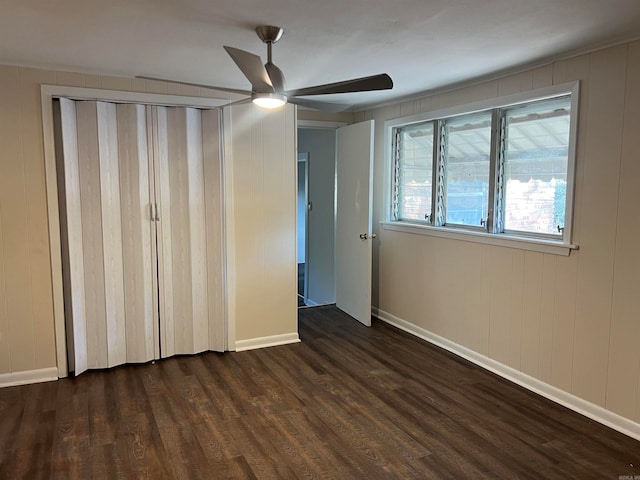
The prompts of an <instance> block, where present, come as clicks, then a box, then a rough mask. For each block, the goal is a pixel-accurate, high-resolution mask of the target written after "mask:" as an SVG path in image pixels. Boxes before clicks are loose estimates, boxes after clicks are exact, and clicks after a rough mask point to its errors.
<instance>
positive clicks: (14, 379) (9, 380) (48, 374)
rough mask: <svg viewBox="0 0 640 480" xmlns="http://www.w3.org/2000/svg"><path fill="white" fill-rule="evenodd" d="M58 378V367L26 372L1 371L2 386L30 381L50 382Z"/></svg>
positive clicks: (12, 385) (0, 384)
mask: <svg viewBox="0 0 640 480" xmlns="http://www.w3.org/2000/svg"><path fill="white" fill-rule="evenodd" d="M57 379H58V368H57V367H49V368H40V369H38V370H27V371H24V372H12V373H0V388H2V387H15V386H16V385H27V384H29V383H40V382H50V381H52V380H57Z"/></svg>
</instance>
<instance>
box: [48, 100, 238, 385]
mask: <svg viewBox="0 0 640 480" xmlns="http://www.w3.org/2000/svg"><path fill="white" fill-rule="evenodd" d="M54 112H55V119H56V122H55V126H56V128H55V136H56V162H57V171H58V195H59V205H60V212H59V213H60V228H61V244H62V265H63V282H64V283H63V289H64V298H65V326H66V336H67V351H68V360H69V371H70V372H73V373H75V374H76V375H77V374H79V373H82V372H83V371H85V370H87V369H95V368H108V367H113V366H115V365H120V364H123V363H141V362H147V361H150V360H154V359H158V358H164V357H169V356H172V355H176V354H193V353H198V352H202V351H206V350H215V351H224V350H225V349H226V331H225V330H226V322H225V318H224V315H225V298H224V285H225V284H224V256H223V253H224V252H223V218H222V202H223V198H222V167H221V158H222V153H221V138H222V133H221V125H220V112H219V110H216V109H198V108H190V107H169V106H158V105H140V104H131V103H110V102H102V101H93V100H70V99H65V98H60V99H59V100H58V101H56V103H55V104H54Z"/></svg>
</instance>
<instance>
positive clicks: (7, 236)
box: [0, 68, 35, 371]
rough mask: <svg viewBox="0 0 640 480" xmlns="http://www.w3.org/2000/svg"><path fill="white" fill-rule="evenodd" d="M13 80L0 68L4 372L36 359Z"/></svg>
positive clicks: (12, 75)
mask: <svg viewBox="0 0 640 480" xmlns="http://www.w3.org/2000/svg"><path fill="white" fill-rule="evenodd" d="M18 82H19V75H18V71H17V70H16V69H14V68H1V69H0V90H1V93H0V110H2V111H3V114H4V115H3V116H2V118H0V129H1V133H0V145H1V147H2V157H1V158H0V172H1V174H0V190H1V193H0V221H1V222H2V233H3V238H2V241H3V249H4V252H3V255H4V258H3V263H4V269H5V274H6V277H5V280H4V282H5V283H4V288H5V295H6V297H5V302H6V311H7V315H6V317H5V318H6V323H5V325H6V331H4V332H3V331H1V330H0V334H3V335H6V337H7V338H8V339H10V344H9V355H10V361H9V363H8V364H7V365H6V366H5V365H2V364H0V369H2V370H5V369H6V370H7V371H20V370H31V369H34V368H35V355H34V350H33V348H32V345H33V339H34V334H35V330H34V309H33V306H32V278H31V276H32V272H31V268H30V265H31V261H32V259H31V249H30V244H31V242H32V239H31V238H30V231H29V218H28V199H27V183H28V182H29V178H28V175H29V172H26V171H25V164H24V149H23V144H24V139H23V132H22V129H21V122H20V118H21V111H20V97H19V95H17V87H18ZM5 112H6V113H5ZM6 272H8V273H6ZM0 325H1V322H0ZM0 328H1V327H0ZM2 370H0V371H2Z"/></svg>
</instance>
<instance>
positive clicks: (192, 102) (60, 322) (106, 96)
mask: <svg viewBox="0 0 640 480" xmlns="http://www.w3.org/2000/svg"><path fill="white" fill-rule="evenodd" d="M59 97H65V98H70V99H73V100H100V101H107V102H121V103H122V102H123V103H141V104H157V105H167V106H183V107H201V108H202V107H209V108H217V107H221V106H222V105H224V104H226V103H228V99H224V98H204V97H202V98H201V97H187V96H181V95H162V94H150V93H139V92H125V91H116V90H100V89H92V88H81V87H66V86H58V85H42V86H41V102H42V129H43V136H44V161H45V183H46V188H47V216H48V220H49V254H50V258H51V285H52V295H53V319H54V328H55V337H56V358H57V367H58V377H59V378H62V377H66V376H68V374H69V371H68V365H67V341H66V333H65V318H64V294H63V288H62V285H63V283H62V253H61V252H62V248H61V240H60V216H59V210H58V178H57V174H58V172H57V167H56V154H55V143H54V131H53V129H54V119H53V100H54V98H59ZM227 117H228V116H226V115H223V122H224V125H223V129H222V130H223V132H224V131H230V129H229V128H228V124H227V122H228V118H227ZM223 142H224V149H223V150H224V152H223V155H222V175H223V179H224V180H223V185H222V187H223V190H224V192H223V196H224V198H226V196H227V195H228V194H229V193H230V192H231V191H232V189H231V179H232V178H233V177H232V174H231V172H230V169H231V162H229V164H227V162H225V157H226V155H225V154H226V153H227V151H228V147H229V145H230V143H228V140H227V139H225V138H223ZM229 154H230V152H229ZM224 204H225V212H224V217H225V218H224V220H223V222H224V229H225V238H224V242H223V249H224V251H225V253H224V257H225V264H226V265H225V281H224V286H223V288H224V290H225V292H227V291H228V288H229V285H228V282H227V279H228V278H230V277H233V274H232V273H231V272H230V269H232V268H233V262H230V261H229V260H230V258H229V250H228V249H227V245H229V244H232V240H233V239H232V238H230V235H233V228H232V227H233V226H232V219H233V211H232V209H231V207H230V205H232V204H233V202H224ZM228 227H230V228H228ZM224 298H225V299H226V300H225V308H224V311H225V318H224V321H225V323H226V329H227V347H226V348H227V349H228V348H229V346H232V345H235V318H234V317H233V315H230V311H233V310H232V309H233V308H234V305H230V303H231V302H232V300H231V299H230V298H229V295H228V294H225V295H224Z"/></svg>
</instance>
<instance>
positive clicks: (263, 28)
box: [256, 25, 284, 43]
mask: <svg viewBox="0 0 640 480" xmlns="http://www.w3.org/2000/svg"><path fill="white" fill-rule="evenodd" d="M256 33H257V34H258V38H260V40H262V41H263V42H264V43H276V42H277V41H278V40H280V38H282V34H283V33H284V29H282V28H280V27H274V26H273V25H260V26H258V27H256Z"/></svg>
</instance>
